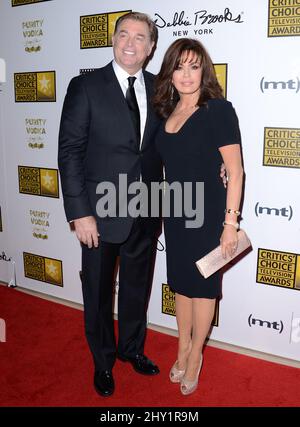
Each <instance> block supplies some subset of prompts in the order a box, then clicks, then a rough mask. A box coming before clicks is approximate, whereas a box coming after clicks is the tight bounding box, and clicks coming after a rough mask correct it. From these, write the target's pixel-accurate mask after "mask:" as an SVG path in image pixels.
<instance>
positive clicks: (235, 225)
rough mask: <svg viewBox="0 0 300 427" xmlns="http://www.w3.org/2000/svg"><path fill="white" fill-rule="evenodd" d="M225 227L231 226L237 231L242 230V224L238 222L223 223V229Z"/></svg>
mask: <svg viewBox="0 0 300 427" xmlns="http://www.w3.org/2000/svg"><path fill="white" fill-rule="evenodd" d="M224 225H231V226H232V227H234V228H235V229H236V230H238V229H239V228H240V224H239V223H238V222H226V221H224V222H223V227H224Z"/></svg>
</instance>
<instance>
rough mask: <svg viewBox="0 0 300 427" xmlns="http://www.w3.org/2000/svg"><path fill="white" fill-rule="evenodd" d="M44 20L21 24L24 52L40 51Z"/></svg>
mask: <svg viewBox="0 0 300 427" xmlns="http://www.w3.org/2000/svg"><path fill="white" fill-rule="evenodd" d="M43 23H44V19H35V20H34V21H24V22H22V32H23V37H24V45H25V52H27V53H32V52H39V51H40V50H41V49H42V38H43V35H44V33H43Z"/></svg>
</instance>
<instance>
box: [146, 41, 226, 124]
mask: <svg viewBox="0 0 300 427" xmlns="http://www.w3.org/2000/svg"><path fill="white" fill-rule="evenodd" d="M190 52H191V53H194V54H195V55H196V56H197V57H198V58H199V59H200V64H201V70H202V77H201V84H200V96H199V99H198V103H197V104H198V105H199V106H201V105H204V104H206V102H207V101H208V100H209V99H212V98H224V97H223V94H222V88H221V86H220V84H219V82H218V80H217V77H216V73H215V69H214V66H213V63H212V60H211V58H210V56H209V54H208V52H207V51H206V49H205V48H204V46H203V45H202V43H200V42H199V41H198V40H194V39H188V38H182V39H178V40H176V41H175V42H173V43H172V44H171V46H170V47H169V48H168V50H167V51H166V53H165V56H164V59H163V62H162V65H161V69H160V72H159V73H158V75H157V76H156V79H155V85H154V87H155V92H154V97H153V106H154V108H155V110H156V112H157V113H158V114H159V115H160V116H161V117H164V118H166V117H168V116H169V115H170V114H171V113H172V111H173V110H174V108H175V106H176V104H177V102H178V100H179V95H178V92H177V90H176V89H175V87H174V86H173V84H172V76H173V72H174V71H175V70H176V69H177V68H178V65H179V63H180V62H181V60H182V56H183V54H187V55H186V56H185V60H187V58H188V57H189V55H188V54H189V53H190Z"/></svg>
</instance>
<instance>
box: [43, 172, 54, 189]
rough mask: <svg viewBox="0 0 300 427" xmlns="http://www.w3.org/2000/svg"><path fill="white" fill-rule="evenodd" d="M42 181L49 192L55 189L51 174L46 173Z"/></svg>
mask: <svg viewBox="0 0 300 427" xmlns="http://www.w3.org/2000/svg"><path fill="white" fill-rule="evenodd" d="M42 179H43V184H44V186H45V187H47V188H48V189H49V190H53V189H54V179H53V177H52V176H51V175H49V172H46V173H45V175H43V178H42Z"/></svg>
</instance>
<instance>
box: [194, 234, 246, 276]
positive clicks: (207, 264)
mask: <svg viewBox="0 0 300 427" xmlns="http://www.w3.org/2000/svg"><path fill="white" fill-rule="evenodd" d="M237 235H238V247H237V250H236V251H235V253H234V255H233V256H232V257H230V256H227V258H223V256H222V252H221V245H219V246H217V247H216V248H215V249H213V250H212V251H211V252H209V253H208V254H207V255H205V256H204V257H203V258H201V259H199V260H198V261H196V266H197V267H198V270H199V271H200V273H201V274H202V276H204V278H205V279H207V278H208V277H209V276H211V275H212V274H214V273H215V272H216V271H218V270H220V268H222V267H224V265H226V264H227V263H228V262H230V261H231V260H233V259H234V258H235V257H237V256H238V255H239V254H241V253H242V252H244V250H246V249H247V248H249V247H250V246H251V242H250V240H249V238H248V236H247V234H246V233H245V231H244V230H239V231H238V233H237Z"/></svg>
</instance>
